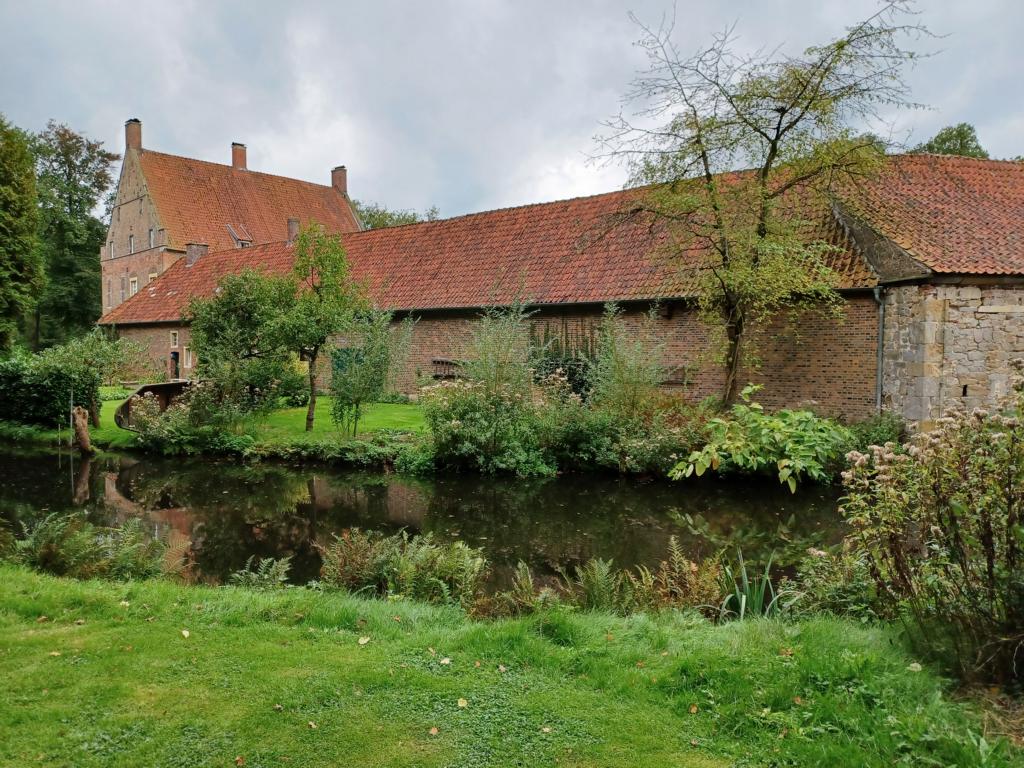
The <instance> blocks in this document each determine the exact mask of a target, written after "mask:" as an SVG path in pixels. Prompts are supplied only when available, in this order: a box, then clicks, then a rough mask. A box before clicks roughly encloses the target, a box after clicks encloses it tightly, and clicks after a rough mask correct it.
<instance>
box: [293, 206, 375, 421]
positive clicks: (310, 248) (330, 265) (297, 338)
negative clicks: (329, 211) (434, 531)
mask: <svg viewBox="0 0 1024 768" xmlns="http://www.w3.org/2000/svg"><path fill="white" fill-rule="evenodd" d="M292 279H293V281H294V286H295V289H296V292H295V294H294V301H293V302H292V303H291V305H290V307H289V308H288V310H287V311H286V312H285V313H284V314H283V316H282V317H281V320H280V323H279V326H278V330H279V332H280V334H281V335H280V338H281V340H282V343H283V345H284V346H285V347H286V348H287V349H290V350H292V351H293V352H295V353H296V354H298V355H299V357H300V358H301V359H302V360H305V361H306V362H307V363H308V364H309V406H308V410H307V411H306V431H307V432H311V431H312V430H313V419H314V417H315V415H316V379H317V365H318V362H319V359H320V352H321V351H322V350H323V349H324V347H325V346H326V345H327V343H328V340H329V339H330V338H331V336H333V335H335V334H337V333H339V332H341V331H342V330H344V329H345V328H346V327H348V326H349V325H350V324H351V323H352V320H353V318H354V317H355V316H356V314H357V313H358V312H360V311H362V310H365V309H367V308H368V306H369V304H368V302H367V299H366V293H365V291H364V289H363V286H362V285H360V284H358V283H356V282H355V281H354V280H353V278H352V274H351V270H350V269H349V263H348V257H347V256H346V255H345V248H344V246H342V244H341V238H340V237H339V236H338V235H329V234H327V233H326V232H324V230H323V228H322V227H320V226H318V225H311V226H308V227H306V228H304V229H303V230H302V232H300V233H299V236H298V238H297V239H296V241H295V265H294V267H293V271H292Z"/></svg>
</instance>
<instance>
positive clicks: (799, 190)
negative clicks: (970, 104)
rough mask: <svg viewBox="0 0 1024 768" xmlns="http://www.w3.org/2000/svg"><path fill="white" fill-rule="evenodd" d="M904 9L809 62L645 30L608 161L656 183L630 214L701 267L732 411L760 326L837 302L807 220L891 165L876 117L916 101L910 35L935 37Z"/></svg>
mask: <svg viewBox="0 0 1024 768" xmlns="http://www.w3.org/2000/svg"><path fill="white" fill-rule="evenodd" d="M906 11H907V4H906V3H905V2H903V0H893V1H891V2H887V3H885V4H884V6H883V7H882V8H881V10H879V11H878V12H877V13H876V14H874V15H873V16H871V17H870V18H868V19H867V20H865V21H863V22H861V23H859V24H857V25H855V26H853V27H851V28H849V29H848V30H847V32H846V34H844V35H843V36H842V37H840V38H838V39H836V40H833V41H831V42H829V43H826V44H825V45H821V46H815V47H812V48H809V49H807V50H806V51H805V52H804V53H803V54H802V55H799V56H784V55H781V54H779V53H777V52H774V51H773V52H771V53H757V54H753V55H744V54H740V53H738V52H737V50H736V49H735V47H734V45H733V36H732V30H727V31H726V32H724V33H723V34H721V35H719V36H717V37H716V38H715V39H714V41H713V42H712V43H711V45H709V46H708V47H707V48H705V49H703V50H701V51H698V52H697V53H696V54H695V55H693V56H691V57H689V58H683V57H681V56H680V55H679V52H678V50H677V49H676V47H675V46H674V44H673V43H672V25H671V23H667V24H666V23H663V24H662V26H661V27H660V28H657V29H654V28H650V27H646V26H643V25H642V24H641V25H640V26H641V28H642V30H643V36H642V39H641V41H640V46H641V47H642V48H644V50H645V51H646V52H647V55H648V58H649V62H650V66H649V68H648V69H647V70H646V71H645V72H643V73H641V74H640V75H639V76H638V77H637V79H636V80H635V81H634V84H633V89H632V91H631V92H630V93H629V94H628V95H627V102H630V103H632V104H634V105H635V106H636V112H635V113H634V114H633V115H629V116H627V115H624V114H620V115H619V116H618V117H616V118H614V119H612V120H610V121H608V122H607V123H606V132H605V134H604V135H603V136H601V137H599V139H600V141H601V142H602V150H601V153H600V154H601V155H602V156H603V157H605V158H613V159H621V160H624V161H625V162H626V163H627V166H628V168H629V170H630V176H631V181H632V182H633V183H634V184H637V185H650V186H649V190H648V192H647V193H646V194H645V195H644V196H643V199H642V201H641V202H640V203H639V204H638V205H636V207H635V208H634V209H632V210H629V211H625V212H623V217H624V218H639V217H643V218H644V219H653V221H654V222H655V224H656V225H657V227H658V228H659V229H660V231H661V232H663V233H664V234H665V239H664V242H665V243H666V244H665V245H663V246H661V248H663V249H664V250H665V251H666V252H667V255H668V256H669V257H670V258H672V259H674V260H675V261H677V262H680V263H682V264H683V265H684V266H685V267H687V268H690V269H692V270H693V273H694V284H695V286H696V289H695V290H696V294H697V296H696V297H697V301H698V305H699V308H700V312H701V316H702V317H703V318H704V319H705V320H706V321H707V322H708V323H709V324H710V325H711V327H712V328H714V329H715V330H716V332H717V334H716V335H718V336H719V338H720V341H721V344H720V345H719V346H720V349H721V354H720V357H721V358H722V361H723V363H724V365H725V382H724V387H723V393H722V394H723V399H724V401H725V402H727V403H728V402H732V401H734V400H735V397H736V394H737V389H738V383H739V381H738V377H739V374H740V369H741V364H742V363H743V360H744V352H745V346H746V345H747V342H748V339H749V335H750V332H751V331H752V330H755V329H756V328H757V327H758V325H759V324H761V323H762V322H764V321H766V320H768V319H769V318H772V317H775V316H778V315H779V314H781V313H784V312H786V311H787V310H799V309H802V308H808V307H823V306H824V307H826V308H828V307H837V306H839V297H838V294H837V293H836V291H835V289H834V286H835V277H834V275H833V273H832V272H831V270H830V269H829V268H828V262H829V257H830V256H831V255H832V253H833V252H834V250H835V247H834V246H833V245H832V244H831V242H830V240H829V238H828V236H827V235H826V234H825V233H824V232H823V233H822V234H821V235H818V236H814V235H811V236H809V235H808V230H809V227H808V225H809V224H810V225H813V224H820V222H821V220H822V219H823V218H824V217H825V215H826V212H827V211H828V205H829V201H830V200H831V198H832V196H833V193H834V189H835V187H836V186H837V185H839V184H841V183H843V182H845V181H849V180H851V179H855V178H857V177H859V176H863V175H865V174H869V173H871V172H872V171H873V170H874V169H875V168H877V167H878V166H879V165H880V164H881V162H882V153H881V151H880V147H879V146H878V142H877V141H875V140H874V139H873V137H872V135H871V134H870V133H866V128H867V126H865V123H870V122H871V120H872V119H873V118H878V117H879V110H880V109H882V108H886V109H888V108H890V107H903V106H912V105H910V104H909V103H908V102H907V89H906V86H905V85H904V82H903V80H902V79H901V72H902V69H903V67H904V65H905V64H907V63H908V62H910V61H911V60H913V59H914V58H915V54H914V53H912V52H910V51H908V50H905V49H904V48H902V47H901V46H900V39H901V38H902V37H903V36H905V35H906V34H908V33H921V34H924V33H926V31H925V30H924V29H923V27H921V26H919V25H917V24H914V23H909V22H907V23H904V22H903V20H902V17H903V14H904V13H905V12H906ZM635 20H636V19H635V18H634V21H635ZM638 23H639V22H638ZM736 168H749V169H750V170H748V171H743V172H733V171H735V169H736ZM818 229H819V230H820V229H821V228H820V226H819V227H818ZM695 252H698V253H700V254H702V256H701V257H700V259H701V260H700V261H699V263H696V264H695V263H694V257H693V254H694V253H695ZM752 362H755V361H753V360H752Z"/></svg>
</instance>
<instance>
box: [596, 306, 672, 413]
mask: <svg viewBox="0 0 1024 768" xmlns="http://www.w3.org/2000/svg"><path fill="white" fill-rule="evenodd" d="M656 321H657V315H656V314H655V313H654V310H652V311H651V312H650V313H649V314H648V315H647V316H646V317H645V318H644V319H643V320H642V321H641V323H640V325H639V326H638V327H635V328H634V327H629V326H628V325H627V324H626V322H625V320H624V318H623V317H622V313H621V311H620V310H619V308H618V307H617V306H615V305H614V304H609V305H608V306H606V307H605V311H604V317H603V318H602V319H601V326H600V329H599V332H598V343H597V355H596V358H595V360H594V364H593V366H592V370H591V373H590V378H591V384H592V389H591V393H590V397H591V399H592V400H593V403H594V407H595V408H598V409H600V410H604V411H607V412H610V413H614V414H616V415H617V416H618V417H619V418H620V419H622V420H624V421H626V422H631V423H637V422H641V421H643V420H644V419H645V418H646V417H648V416H649V415H650V414H651V412H652V409H653V407H654V405H655V401H656V400H657V399H658V396H659V394H660V392H659V387H660V386H661V382H662V380H663V379H664V377H665V368H664V365H663V364H662V358H663V356H664V354H663V347H664V344H663V342H662V341H661V340H660V338H659V336H658V329H657V323H656Z"/></svg>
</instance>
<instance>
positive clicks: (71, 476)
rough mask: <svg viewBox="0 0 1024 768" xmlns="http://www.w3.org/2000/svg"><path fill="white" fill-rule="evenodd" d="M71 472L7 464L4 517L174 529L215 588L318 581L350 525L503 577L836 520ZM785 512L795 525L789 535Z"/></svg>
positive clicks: (304, 470) (246, 478) (264, 469)
mask: <svg viewBox="0 0 1024 768" xmlns="http://www.w3.org/2000/svg"><path fill="white" fill-rule="evenodd" d="M75 469H76V470H79V471H78V472H72V471H71V467H69V465H68V463H67V458H64V459H62V460H60V461H58V460H57V457H55V456H54V455H53V454H46V455H44V456H42V457H36V458H32V459H22V458H20V457H11V456H4V455H0V508H2V507H12V508H13V507H17V506H18V505H22V506H21V507H19V508H18V511H17V512H16V513H11V512H8V511H5V510H3V509H0V511H3V513H4V515H5V516H6V517H8V518H9V519H11V520H17V519H21V518H23V517H26V516H30V515H31V514H33V510H35V509H42V508H46V509H63V508H69V507H72V505H73V503H74V502H75V500H76V499H77V501H78V503H79V504H80V505H84V508H86V509H88V510H89V511H90V515H91V516H92V517H93V518H94V520H95V522H98V523H103V524H116V523H120V522H123V521H124V520H125V519H127V518H128V517H133V516H139V515H144V516H145V517H146V518H147V521H148V522H150V523H151V525H152V528H151V530H153V532H154V533H155V534H157V535H162V534H165V533H166V532H167V531H169V530H177V531H179V532H181V533H183V534H186V535H188V536H190V537H191V538H192V540H193V542H194V557H195V559H196V562H197V564H198V566H199V568H200V569H201V571H202V573H203V575H205V576H206V577H208V578H214V579H223V578H225V577H226V576H227V575H228V574H230V572H231V571H233V570H236V569H238V568H241V567H243V566H244V565H245V562H246V560H247V559H248V558H249V557H250V556H251V555H256V556H258V557H282V556H286V555H290V556H292V557H293V575H294V577H295V580H296V581H299V582H303V581H306V580H308V579H311V578H315V577H316V576H317V574H318V572H319V566H320V560H319V556H318V554H317V552H316V546H315V545H316V543H317V542H322V543H326V542H328V541H329V540H330V537H331V535H332V534H335V533H340V532H341V531H343V530H344V529H346V528H351V527H359V528H364V529H368V530H380V531H395V530H398V529H400V528H407V529H408V530H410V531H413V532H421V531H422V532H427V531H430V532H433V533H434V535H435V536H437V537H438V538H439V539H441V540H452V539H456V538H459V539H462V540H464V541H466V542H467V543H468V544H471V545H474V546H482V547H484V548H485V550H486V552H487V555H488V558H489V559H490V560H491V561H492V563H494V565H495V567H496V569H497V570H499V571H502V570H504V569H506V568H507V567H509V566H512V565H514V564H515V563H516V562H517V561H518V560H524V561H526V562H528V563H530V564H531V565H532V566H533V567H534V568H536V569H538V570H539V571H541V572H544V571H548V572H550V571H552V570H553V569H554V568H555V566H558V565H571V564H573V563H576V562H581V561H584V560H587V559H589V558H591V557H604V558H612V559H614V561H615V562H616V564H618V565H619V566H622V567H627V566H632V565H635V564H637V563H654V562H656V561H658V560H660V559H661V558H663V557H664V555H665V552H666V549H667V543H668V537H669V536H670V535H672V534H677V535H679V536H680V540H681V541H682V543H683V545H684V547H685V548H686V549H687V551H688V552H689V553H690V554H691V556H698V555H701V554H710V553H713V552H714V551H716V550H717V549H718V548H720V547H726V546H730V547H731V546H732V545H733V544H735V543H737V542H738V543H739V544H740V545H741V546H742V547H743V549H744V552H745V554H747V555H748V558H749V559H757V558H758V557H760V556H761V554H760V553H761V552H762V551H763V552H764V554H765V555H766V554H767V552H768V551H770V550H772V549H775V550H779V549H781V548H782V546H784V544H785V541H786V540H787V539H788V540H790V541H792V542H795V544H794V546H799V547H803V546H805V545H806V542H808V541H813V542H815V543H816V542H819V541H821V540H822V538H823V537H824V536H827V534H828V531H829V530H830V529H831V530H834V529H835V528H836V523H837V520H838V516H837V514H836V511H835V508H836V504H835V492H834V490H833V489H821V488H810V489H807V490H804V491H801V492H800V493H798V494H796V495H795V496H794V495H790V494H789V492H788V491H787V490H785V489H782V488H779V487H778V486H777V485H775V484H774V483H750V482H739V481H736V480H729V479H725V480H708V481H700V482H682V483H669V482H646V483H645V482H638V481H635V480H618V479H615V478H607V477H600V476H567V477H561V478H557V479H551V480H533V481H526V480H515V479H495V478H486V477H478V476H475V475H462V476H440V477H436V478H429V479H419V478H408V477H402V476H395V475H385V474H380V473H369V472H346V471H342V470H330V469H325V468H310V467H289V466H283V465H276V464H252V465H249V464H242V463H237V462H230V461H211V460H209V459H203V460H185V461H182V460H173V459H162V458H150V457H147V458H145V459H135V458H132V457H109V456H101V457H99V458H97V459H96V460H94V461H93V462H92V463H91V464H90V465H89V466H88V468H87V471H83V470H82V465H81V464H78V463H76V465H75ZM11 478H15V479H13V480H12V479H11ZM25 505H27V506H28V510H26V509H25V508H24V507H25ZM43 514H45V512H44V513H43ZM687 516H689V518H690V521H689V522H688V520H687ZM790 517H793V519H794V521H795V522H794V525H793V527H792V528H791V529H789V528H786V527H785V526H783V527H782V528H781V529H780V523H783V522H784V521H786V520H788V519H789V518H790ZM806 537H810V538H806Z"/></svg>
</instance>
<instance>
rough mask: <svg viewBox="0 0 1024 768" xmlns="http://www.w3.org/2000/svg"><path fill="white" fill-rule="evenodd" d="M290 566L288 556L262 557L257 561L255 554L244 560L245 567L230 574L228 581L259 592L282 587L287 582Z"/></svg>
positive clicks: (290, 562) (290, 560)
mask: <svg viewBox="0 0 1024 768" xmlns="http://www.w3.org/2000/svg"><path fill="white" fill-rule="evenodd" d="M254 566H255V567H254ZM291 567H292V559H291V558H290V557H282V558H274V557H264V558H262V559H260V561H259V562H258V563H257V562H256V556H255V555H253V556H252V557H250V558H249V559H248V560H247V561H246V563H245V568H242V569H241V570H238V571H235V572H234V573H232V574H231V579H230V581H231V583H232V584H234V585H235V586H236V587H244V588H246V589H254V590H257V591H260V592H266V591H269V590H273V589H283V588H284V587H285V586H286V585H287V583H288V572H289V571H290V570H291Z"/></svg>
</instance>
